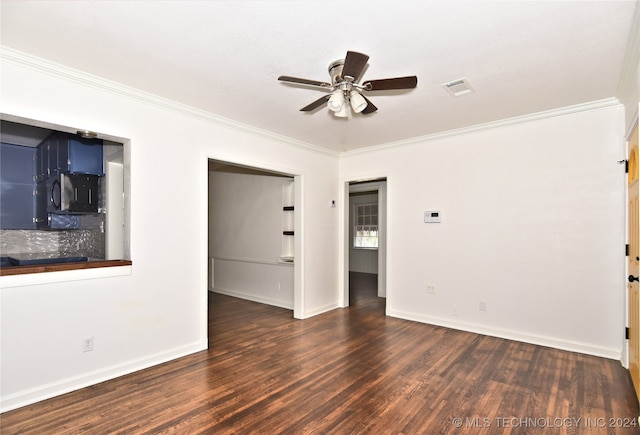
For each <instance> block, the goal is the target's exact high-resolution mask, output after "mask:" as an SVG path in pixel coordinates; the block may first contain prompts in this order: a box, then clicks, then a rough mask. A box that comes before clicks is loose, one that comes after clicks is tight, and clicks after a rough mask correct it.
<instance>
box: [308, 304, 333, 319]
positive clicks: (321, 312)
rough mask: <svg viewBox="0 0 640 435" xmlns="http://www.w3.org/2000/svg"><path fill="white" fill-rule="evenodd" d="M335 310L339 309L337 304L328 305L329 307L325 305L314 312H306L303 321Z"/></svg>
mask: <svg viewBox="0 0 640 435" xmlns="http://www.w3.org/2000/svg"><path fill="white" fill-rule="evenodd" d="M337 308H341V307H339V306H338V304H329V305H325V306H324V307H318V308H316V309H314V310H311V311H307V312H306V313H305V315H306V317H305V319H307V318H309V317H314V316H318V315H320V314H324V313H328V312H329V311H333V310H335V309H337Z"/></svg>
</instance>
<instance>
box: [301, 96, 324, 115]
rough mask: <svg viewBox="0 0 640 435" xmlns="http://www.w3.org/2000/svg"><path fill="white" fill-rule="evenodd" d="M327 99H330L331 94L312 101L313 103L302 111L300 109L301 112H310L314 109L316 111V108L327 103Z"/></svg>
mask: <svg viewBox="0 0 640 435" xmlns="http://www.w3.org/2000/svg"><path fill="white" fill-rule="evenodd" d="M329 98H331V94H328V95H325V96H322V97H320V98H318V99H317V100H316V101H314V102H313V103H311V104H309V105H307V106H304V107H303V108H302V109H300V111H301V112H311V111H312V110H314V109H317V108H318V107H320V106H322V105H323V104H325V103H326V102H327V101H329Z"/></svg>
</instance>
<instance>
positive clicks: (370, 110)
mask: <svg viewBox="0 0 640 435" xmlns="http://www.w3.org/2000/svg"><path fill="white" fill-rule="evenodd" d="M362 98H364V100H365V101H366V102H367V107H365V108H364V110H363V111H362V112H360V113H362V114H363V115H368V114H369V113H373V112H375V111H376V110H378V108H377V107H376V106H374V105H373V103H372V102H371V101H369V99H368V98H367V97H365V96H364V95H363V96H362Z"/></svg>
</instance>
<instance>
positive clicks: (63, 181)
mask: <svg viewBox="0 0 640 435" xmlns="http://www.w3.org/2000/svg"><path fill="white" fill-rule="evenodd" d="M41 184H44V186H38V195H42V197H41V199H40V201H39V203H40V206H41V207H42V206H44V207H43V208H45V209H46V212H47V213H97V212H98V196H99V192H100V176H98V175H87V174H68V173H67V174H55V175H53V176H51V177H49V178H48V179H47V180H46V181H44V182H42V183H41ZM45 202H46V205H45V204H44V203H45Z"/></svg>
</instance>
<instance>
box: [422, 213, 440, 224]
mask: <svg viewBox="0 0 640 435" xmlns="http://www.w3.org/2000/svg"><path fill="white" fill-rule="evenodd" d="M424 221H425V223H430V224H431V223H440V222H442V213H440V211H438V210H434V211H425V212H424Z"/></svg>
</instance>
